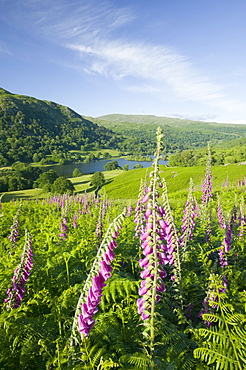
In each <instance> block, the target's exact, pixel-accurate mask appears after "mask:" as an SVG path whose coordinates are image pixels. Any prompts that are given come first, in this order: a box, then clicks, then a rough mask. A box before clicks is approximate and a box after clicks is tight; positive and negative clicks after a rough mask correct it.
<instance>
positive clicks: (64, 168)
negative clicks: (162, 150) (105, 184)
mask: <svg viewBox="0 0 246 370" xmlns="http://www.w3.org/2000/svg"><path fill="white" fill-rule="evenodd" d="M111 161H117V162H118V163H119V166H121V167H123V166H124V165H125V164H129V170H132V169H133V167H134V166H135V165H136V164H138V163H140V164H141V165H142V166H143V168H146V167H150V166H151V165H152V162H147V161H144V162H139V161H128V160H126V159H124V158H109V159H98V160H96V161H92V162H90V163H73V164H65V165H56V166H48V167H46V168H42V170H44V171H48V170H50V169H53V170H54V171H56V173H57V174H58V175H59V176H65V177H72V173H73V170H74V169H75V168H79V169H80V171H81V172H82V173H83V174H86V173H94V172H99V171H100V172H103V171H105V170H104V166H105V164H106V163H108V162H111ZM167 163H168V161H165V160H163V159H161V160H160V161H159V164H163V165H167Z"/></svg>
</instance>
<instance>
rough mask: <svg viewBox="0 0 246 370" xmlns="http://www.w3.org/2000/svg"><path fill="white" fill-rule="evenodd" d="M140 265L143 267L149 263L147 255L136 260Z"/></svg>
mask: <svg viewBox="0 0 246 370" xmlns="http://www.w3.org/2000/svg"><path fill="white" fill-rule="evenodd" d="M138 263H139V266H140V267H145V266H146V265H147V264H148V263H149V259H148V257H147V256H146V257H144V258H143V259H141V260H139V261H138Z"/></svg>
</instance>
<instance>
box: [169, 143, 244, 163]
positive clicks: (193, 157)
mask: <svg viewBox="0 0 246 370" xmlns="http://www.w3.org/2000/svg"><path fill="white" fill-rule="evenodd" d="M230 144H231V145H229V147H228V146H225V144H224V145H223V146H221V145H217V146H213V147H212V150H211V155H212V164H213V165H214V164H219V165H225V164H228V163H242V162H246V139H244V138H243V139H240V140H235V141H233V142H231V143H230ZM232 144H234V146H232ZM206 157H207V154H206V150H205V149H202V150H184V151H183V152H181V153H176V154H174V155H171V156H170V157H169V162H168V163H169V166H171V167H173V166H177V167H179V166H182V167H190V166H199V165H204V164H205V163H206Z"/></svg>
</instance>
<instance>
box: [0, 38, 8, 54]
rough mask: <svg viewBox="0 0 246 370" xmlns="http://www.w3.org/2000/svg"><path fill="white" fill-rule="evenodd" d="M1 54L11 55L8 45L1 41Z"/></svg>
mask: <svg viewBox="0 0 246 370" xmlns="http://www.w3.org/2000/svg"><path fill="white" fill-rule="evenodd" d="M0 54H10V51H9V49H8V47H7V45H6V44H5V43H4V42H2V41H1V40H0Z"/></svg>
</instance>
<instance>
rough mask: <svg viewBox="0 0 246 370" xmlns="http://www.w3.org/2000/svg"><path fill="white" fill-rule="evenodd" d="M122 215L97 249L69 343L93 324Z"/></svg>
mask: <svg viewBox="0 0 246 370" xmlns="http://www.w3.org/2000/svg"><path fill="white" fill-rule="evenodd" d="M124 217H125V211H123V212H122V213H121V214H120V215H119V216H118V217H116V219H115V220H114V222H113V223H112V224H111V225H110V226H109V228H108V230H107V232H106V234H105V236H104V238H103V240H102V243H101V245H100V247H99V249H98V252H97V255H96V258H95V260H94V263H93V265H92V268H91V270H90V273H89V275H88V277H87V279H86V282H85V285H84V288H83V291H82V293H81V295H80V298H79V300H78V304H77V308H76V311H75V316H74V321H73V327H72V337H71V345H73V344H74V342H78V341H79V340H78V338H77V334H76V333H77V331H78V332H79V333H80V335H81V338H82V339H83V338H86V337H87V336H88V335H89V333H90V330H91V329H92V327H93V325H94V324H95V320H94V315H95V314H96V312H97V311H98V305H99V303H100V301H101V296H102V291H103V288H104V286H105V283H106V281H107V280H108V279H109V278H110V276H111V274H112V266H111V263H112V261H113V259H114V256H115V255H114V249H115V248H116V246H117V245H116V242H115V240H116V238H117V237H118V234H119V229H120V228H121V225H122V222H123V220H124Z"/></svg>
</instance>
